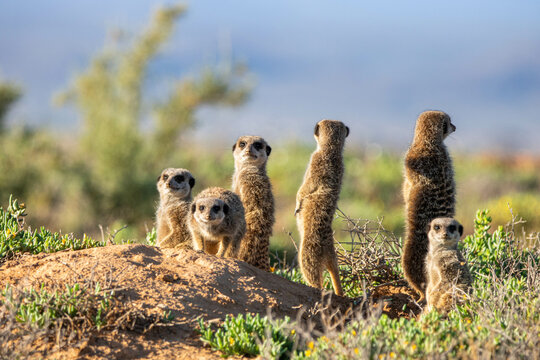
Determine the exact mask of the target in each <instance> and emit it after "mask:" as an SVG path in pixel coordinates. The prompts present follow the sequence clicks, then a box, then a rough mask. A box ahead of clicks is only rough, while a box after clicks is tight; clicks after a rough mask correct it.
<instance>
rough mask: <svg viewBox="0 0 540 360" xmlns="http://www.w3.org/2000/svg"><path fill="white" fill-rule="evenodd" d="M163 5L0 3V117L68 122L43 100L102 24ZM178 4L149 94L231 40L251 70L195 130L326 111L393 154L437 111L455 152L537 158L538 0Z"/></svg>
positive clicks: (142, 17) (212, 58) (276, 130)
mask: <svg viewBox="0 0 540 360" xmlns="http://www.w3.org/2000/svg"><path fill="white" fill-rule="evenodd" d="M163 4H166V2H154V1H127V0H122V1H114V2H105V1H95V0H94V1H90V0H78V1H67V0H57V1H42V0H36V1H24V0H20V1H9V0H0V76H1V77H2V78H4V79H6V78H7V79H9V80H12V81H15V82H17V83H20V84H21V85H22V86H23V87H24V91H25V96H24V98H23V99H22V100H21V102H20V103H19V104H18V105H17V107H16V108H15V109H14V111H13V112H12V113H11V114H10V121H11V122H12V123H15V122H24V123H27V124H39V125H45V126H48V127H51V128H53V129H60V128H64V129H65V128H67V129H72V130H75V129H76V128H77V125H78V124H79V122H78V119H77V114H76V113H74V112H71V111H66V110H62V109H58V108H55V107H53V106H52V105H51V97H52V95H53V94H54V93H55V92H57V91H59V90H62V89H63V88H65V86H66V85H67V84H69V81H70V79H71V78H72V77H73V75H74V74H76V73H77V71H80V70H82V69H84V68H85V66H86V65H87V64H88V62H89V61H90V59H91V57H92V55H93V54H95V53H96V52H97V51H99V50H100V49H101V48H102V46H103V44H104V41H105V38H106V34H107V31H108V30H110V29H113V28H122V29H126V30H128V31H133V32H137V31H140V30H141V29H142V27H143V26H144V25H145V24H147V22H148V19H149V17H150V15H151V13H152V11H153V10H155V9H156V8H157V7H158V6H159V5H163ZM187 4H188V6H189V7H188V12H187V14H186V15H185V16H184V17H183V18H182V19H181V20H180V21H179V22H178V24H177V28H176V31H175V33H174V36H173V37H172V38H171V40H170V41H169V43H168V44H167V46H166V47H165V48H164V49H163V51H162V53H161V54H160V57H159V58H158V59H157V61H155V62H154V64H153V65H152V67H151V69H150V72H149V77H148V79H147V80H148V81H147V84H148V90H149V92H153V91H154V90H153V89H161V90H160V91H164V90H163V89H166V88H167V87H168V86H170V85H171V83H172V81H173V80H174V79H176V78H178V77H181V76H183V75H185V74H189V73H194V72H196V71H197V70H198V69H200V68H201V67H202V66H204V65H206V64H213V63H216V61H217V59H218V58H219V56H220V54H223V52H224V51H225V50H224V49H226V48H227V46H228V44H231V46H232V53H233V55H234V57H235V58H236V59H240V60H243V61H245V62H246V63H247V64H248V66H249V67H250V70H251V72H252V73H253V74H254V76H255V79H256V87H255V90H254V93H253V96H252V98H251V100H250V102H249V103H248V104H246V105H245V106H243V107H241V108H237V109H223V108H218V109H204V110H202V111H201V112H200V113H199V114H198V115H199V119H200V120H201V122H200V126H199V128H198V130H197V132H196V137H197V138H199V139H201V138H202V137H203V136H205V137H206V136H210V137H212V138H213V139H215V140H216V141H218V142H219V141H222V142H223V143H226V144H228V143H232V142H233V141H234V139H235V138H236V137H237V136H238V135H241V134H244V133H253V134H260V135H262V136H264V137H266V138H267V140H268V141H269V142H270V143H276V142H278V141H279V139H280V138H282V137H283V134H285V137H286V138H295V137H298V138H301V139H310V138H311V132H312V129H313V125H314V124H315V123H316V122H317V121H318V120H320V119H322V118H334V119H339V120H342V121H343V122H345V123H346V124H347V125H349V127H350V128H351V138H350V142H355V143H357V144H364V143H378V144H381V145H383V146H387V147H392V148H394V149H396V150H403V149H405V148H406V146H407V144H408V143H409V142H410V140H411V138H412V132H413V129H414V121H415V119H416V117H417V116H418V114H419V113H420V112H422V111H423V110H427V109H441V110H444V111H446V112H448V113H449V114H450V115H451V116H452V118H453V122H454V123H455V124H456V125H457V127H458V130H457V132H456V134H455V135H454V136H452V137H451V138H450V139H448V140H447V141H448V144H449V146H450V147H452V148H455V149H460V150H488V149H492V148H496V149H499V150H502V151H504V150H505V149H512V150H518V151H528V152H535V153H540V141H538V140H537V139H538V138H539V135H540V115H539V110H540V2H538V1H515V2H506V1H504V2H503V1H474V2H471V1H452V2H434V1H409V2H390V1H376V2H375V1H374V2H360V1H352V0H351V1H334V2H329V1H325V2H323V1H307V0H298V1H285V0H278V1H267V2H261V1H245V0H244V1H237V0H231V1H209V0H197V1H192V2H189V3H187ZM149 96H151V94H149ZM216 124H217V125H218V126H219V129H220V131H215V130H214V129H215V126H216Z"/></svg>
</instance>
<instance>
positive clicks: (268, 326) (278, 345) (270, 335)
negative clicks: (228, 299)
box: [199, 313, 296, 359]
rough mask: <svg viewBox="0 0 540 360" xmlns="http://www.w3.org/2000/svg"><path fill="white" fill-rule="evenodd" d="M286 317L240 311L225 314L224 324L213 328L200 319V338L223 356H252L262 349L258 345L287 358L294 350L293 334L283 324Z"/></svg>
mask: <svg viewBox="0 0 540 360" xmlns="http://www.w3.org/2000/svg"><path fill="white" fill-rule="evenodd" d="M289 322H290V320H289V318H287V317H286V318H284V319H283V320H277V321H270V320H269V319H268V318H267V317H260V316H259V314H257V315H255V316H252V315H251V314H249V313H248V314H246V315H245V316H244V315H242V314H240V315H238V316H236V317H233V316H229V315H227V317H226V318H225V321H224V323H223V325H221V326H220V327H219V328H218V329H217V330H213V329H212V328H211V327H210V326H209V325H205V323H204V321H203V320H202V319H199V333H200V335H201V339H202V341H203V342H205V343H206V344H208V345H209V346H211V347H212V348H213V349H215V350H219V351H221V352H222V353H223V355H224V356H230V355H247V356H255V355H259V354H260V353H261V347H263V348H265V349H266V350H267V351H268V355H270V356H271V358H272V359H282V358H288V357H289V356H290V354H291V352H292V351H293V346H294V343H295V338H296V335H295V333H294V332H292V333H291V332H286V331H284V329H283V326H284V325H285V324H288V323H289Z"/></svg>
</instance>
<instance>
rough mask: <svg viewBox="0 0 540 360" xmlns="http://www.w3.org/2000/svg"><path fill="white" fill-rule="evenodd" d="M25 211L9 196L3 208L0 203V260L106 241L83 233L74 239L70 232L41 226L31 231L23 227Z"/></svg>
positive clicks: (102, 243) (20, 204) (86, 246)
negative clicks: (65, 232) (97, 239)
mask: <svg viewBox="0 0 540 360" xmlns="http://www.w3.org/2000/svg"><path fill="white" fill-rule="evenodd" d="M25 212H26V207H25V205H24V204H23V203H20V202H19V201H18V200H17V199H13V198H12V197H11V196H10V198H9V203H8V206H7V208H6V209H4V208H3V207H0V263H1V262H2V261H3V260H5V259H8V258H10V257H13V256H14V255H16V254H20V253H30V254H39V253H52V252H57V251H62V250H67V249H69V250H80V249H87V248H91V247H97V246H105V244H106V242H105V241H96V240H93V239H92V238H90V237H88V236H86V235H84V236H83V237H82V239H77V238H75V237H74V236H73V234H61V233H58V232H51V231H49V230H47V229H45V228H44V227H41V228H40V229H39V231H38V230H34V231H32V230H31V229H30V228H27V227H25V221H24V218H25V216H26V213H25Z"/></svg>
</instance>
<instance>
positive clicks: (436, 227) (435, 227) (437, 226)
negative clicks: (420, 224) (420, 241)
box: [433, 225, 441, 231]
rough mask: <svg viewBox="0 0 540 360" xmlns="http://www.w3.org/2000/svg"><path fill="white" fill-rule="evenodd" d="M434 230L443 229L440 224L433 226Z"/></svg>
mask: <svg viewBox="0 0 540 360" xmlns="http://www.w3.org/2000/svg"><path fill="white" fill-rule="evenodd" d="M433 230H435V231H439V230H441V227H440V226H439V225H435V226H433Z"/></svg>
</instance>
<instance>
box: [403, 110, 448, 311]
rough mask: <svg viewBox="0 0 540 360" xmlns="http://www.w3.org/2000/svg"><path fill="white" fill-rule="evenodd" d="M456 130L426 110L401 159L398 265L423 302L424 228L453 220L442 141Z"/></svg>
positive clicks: (444, 117) (439, 114)
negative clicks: (402, 217) (401, 239)
mask: <svg viewBox="0 0 540 360" xmlns="http://www.w3.org/2000/svg"><path fill="white" fill-rule="evenodd" d="M455 130H456V127H455V126H454V125H453V124H452V122H451V121H450V117H449V116H448V115H447V114H445V113H444V112H441V111H426V112H424V113H422V114H420V116H419V117H418V120H417V121H416V128H415V131H414V139H413V142H412V144H411V146H410V147H409V150H408V151H407V155H406V156H405V174H404V175H405V179H404V183H403V198H404V200H405V212H406V214H405V217H406V227H405V241H404V245H403V255H402V258H401V264H402V267H403V272H404V275H405V279H406V280H407V282H408V283H409V285H411V286H412V287H413V288H414V289H415V290H416V292H418V294H419V295H420V298H419V301H420V300H423V299H424V297H425V291H426V274H425V258H426V254H427V251H428V238H427V233H426V228H427V226H428V224H429V223H430V222H431V220H432V219H434V218H438V217H453V216H454V213H455V202H456V201H455V197H456V190H455V184H454V169H453V167H452V159H451V158H450V155H449V154H448V151H447V150H446V146H445V145H444V143H443V141H444V139H445V138H446V137H447V136H448V135H450V134H451V133H453V132H454V131H455Z"/></svg>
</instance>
